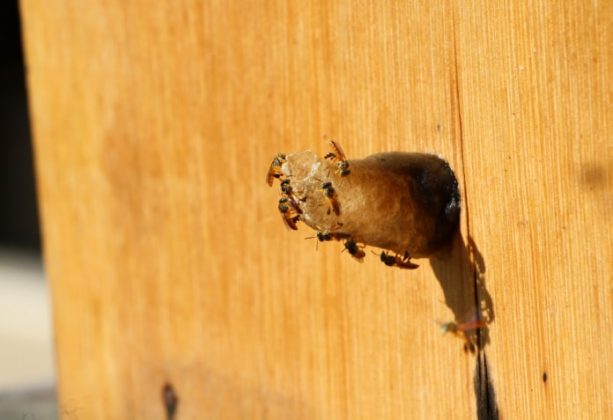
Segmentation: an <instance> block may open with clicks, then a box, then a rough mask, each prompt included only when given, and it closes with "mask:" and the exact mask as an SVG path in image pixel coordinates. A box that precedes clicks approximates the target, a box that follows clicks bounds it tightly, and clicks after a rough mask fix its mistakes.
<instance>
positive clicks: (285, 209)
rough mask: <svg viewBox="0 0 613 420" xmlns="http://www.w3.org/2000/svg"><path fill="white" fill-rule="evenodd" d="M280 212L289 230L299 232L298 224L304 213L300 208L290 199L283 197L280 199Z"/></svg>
mask: <svg viewBox="0 0 613 420" xmlns="http://www.w3.org/2000/svg"><path fill="white" fill-rule="evenodd" d="M279 212H280V213H281V216H282V219H283V222H284V223H285V225H286V226H287V227H288V228H290V229H292V230H298V227H297V226H296V223H297V222H298V221H299V220H300V213H302V210H301V209H300V207H298V206H297V205H295V203H294V202H293V201H292V200H291V199H290V198H288V197H282V198H280V199H279Z"/></svg>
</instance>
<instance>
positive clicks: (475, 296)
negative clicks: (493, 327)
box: [430, 233, 495, 352]
mask: <svg viewBox="0 0 613 420" xmlns="http://www.w3.org/2000/svg"><path fill="white" fill-rule="evenodd" d="M430 265H431V266H432V270H433V271H434V274H435V276H436V278H437V280H438V281H439V283H440V285H441V288H442V289H443V294H444V295H445V304H446V305H447V306H448V307H449V309H451V311H452V312H453V315H454V322H455V324H456V325H458V326H460V325H465V324H467V323H471V322H472V323H474V322H475V321H482V322H483V324H484V326H483V327H482V328H478V329H477V328H474V329H467V330H465V331H463V334H464V336H465V337H466V340H467V349H469V350H471V352H474V351H475V348H478V349H483V347H485V345H487V344H488V343H489V341H490V336H489V328H488V327H487V326H488V325H489V324H490V323H491V322H493V321H494V318H495V315H494V303H493V301H492V297H491V295H490V294H489V292H488V291H487V288H486V286H485V273H486V267H485V261H484V259H483V255H482V254H481V253H480V252H479V248H478V247H477V245H476V244H475V242H474V240H473V239H472V238H471V237H470V236H469V237H468V240H467V241H466V243H465V242H464V238H463V237H462V235H461V234H460V233H457V234H456V236H455V238H454V240H453V245H452V247H450V249H449V250H447V251H445V252H443V253H442V254H441V255H439V256H437V257H434V258H432V259H430Z"/></svg>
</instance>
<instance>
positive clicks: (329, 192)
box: [321, 181, 341, 216]
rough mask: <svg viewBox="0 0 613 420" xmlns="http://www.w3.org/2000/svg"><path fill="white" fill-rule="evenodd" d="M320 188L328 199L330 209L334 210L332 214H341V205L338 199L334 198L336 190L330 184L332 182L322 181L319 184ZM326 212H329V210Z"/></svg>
mask: <svg viewBox="0 0 613 420" xmlns="http://www.w3.org/2000/svg"><path fill="white" fill-rule="evenodd" d="M321 189H322V190H323V191H324V195H325V196H326V197H327V198H328V200H329V201H330V206H332V211H334V214H336V215H337V216H338V215H339V214H341V207H340V204H339V203H338V200H337V199H336V190H335V189H334V187H333V186H332V183H331V182H330V181H327V182H324V183H323V184H321ZM328 214H330V211H329V210H328Z"/></svg>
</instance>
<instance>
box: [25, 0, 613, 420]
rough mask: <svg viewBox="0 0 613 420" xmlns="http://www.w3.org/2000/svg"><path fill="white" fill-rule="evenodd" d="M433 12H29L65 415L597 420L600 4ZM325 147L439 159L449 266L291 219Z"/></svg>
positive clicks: (602, 115) (607, 28)
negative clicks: (286, 154)
mask: <svg viewBox="0 0 613 420" xmlns="http://www.w3.org/2000/svg"><path fill="white" fill-rule="evenodd" d="M429 3H430V2H419V1H409V2H405V3H403V4H395V5H390V6H384V5H383V4H379V3H375V2H372V3H368V2H359V3H358V2H354V3H349V2H322V1H311V2H301V3H300V4H297V3H286V2H282V1H267V2H264V3H263V2H220V1H207V2H197V1H187V0H182V1H158V2H155V3H151V2H147V1H144V0H135V1H132V2H124V1H120V0H105V1H102V0H97V1H96V0H94V1H89V2H86V3H83V2H75V1H70V0H53V1H42V0H21V8H22V17H23V23H24V36H25V44H26V50H27V66H28V81H29V89H30V108H31V114H32V117H33V128H34V135H35V149H36V165H37V175H38V188H39V197H40V200H41V217H42V222H43V227H44V238H45V239H44V243H45V254H46V257H45V259H46V267H47V272H48V275H49V278H50V280H51V286H52V291H53V306H54V325H55V334H56V351H57V361H58V380H59V394H60V410H61V412H62V413H63V416H64V417H65V418H147V419H150V418H165V416H166V414H167V413H166V411H167V410H166V408H165V406H164V403H163V400H162V390H163V387H164V385H165V384H171V385H172V387H173V389H174V391H175V393H176V395H177V397H178V401H179V402H178V408H177V413H176V418H177V419H182V418H271V419H277V418H305V419H307V418H308V419H311V418H322V419H323V418H325V419H341V418H411V419H413V418H424V419H426V418H427V419H430V418H475V417H480V418H488V417H489V418H492V417H496V416H498V414H499V415H500V417H504V418H537V417H538V418H568V417H569V416H570V417H572V418H580V417H584V418H606V417H611V416H612V415H613V413H612V412H611V408H610V401H612V400H613V395H612V391H611V387H610V386H609V379H610V378H611V377H612V375H613V368H612V366H613V360H612V359H611V356H610V354H611V342H612V341H611V333H610V326H611V323H612V321H613V313H612V309H611V307H612V303H613V302H612V299H611V298H612V283H611V274H610V273H611V272H612V269H613V243H612V241H611V239H610V233H611V231H612V227H613V226H612V223H611V221H610V217H608V216H609V215H610V214H611V211H612V210H613V208H612V205H611V202H612V200H611V199H612V195H611V192H612V186H613V179H612V178H613V175H612V174H613V153H612V141H611V135H610V134H609V132H610V127H608V126H609V125H610V121H612V120H613V111H612V110H613V107H612V106H611V105H612V103H613V101H612V99H613V98H612V92H611V88H610V85H611V83H612V82H613V80H612V77H611V76H612V68H611V58H612V54H611V53H612V47H611V45H613V38H612V36H611V28H612V26H613V25H611V23H612V19H613V10H612V6H611V4H610V3H607V2H588V1H583V2H582V1H569V2H566V3H565V4H564V5H562V6H561V5H559V4H558V3H557V2H553V1H536V2H532V3H530V4H524V3H522V2H520V1H508V2H505V3H498V2H496V3H494V2H492V3H478V2H461V3H459V2H458V3H454V2H450V1H444V2H434V4H429ZM608 128H609V130H607V129H608ZM329 137H333V138H335V139H338V140H339V141H340V142H341V143H342V144H343V146H344V148H345V151H346V152H347V153H348V154H349V155H350V156H354V157H361V156H366V155H368V154H371V153H375V152H380V151H388V150H406V151H425V152H433V153H437V154H440V155H441V156H443V157H445V158H446V159H447V160H449V162H450V163H451V165H452V167H453V168H454V169H455V170H456V173H457V175H458V178H459V180H460V183H461V187H462V191H463V194H464V212H463V216H462V217H463V221H462V238H458V240H457V241H456V243H455V247H454V250H453V253H452V255H450V256H448V257H447V258H446V259H441V260H437V261H434V262H432V263H429V262H428V261H427V260H420V261H419V262H420V264H421V265H422V266H421V267H420V269H419V270H416V271H412V272H404V271H400V270H394V269H389V268H387V267H385V266H383V265H382V264H380V263H379V262H378V261H377V259H376V258H375V257H374V256H370V255H369V257H370V258H367V259H366V262H365V263H364V264H357V263H355V262H354V261H352V260H351V258H349V257H348V256H347V255H345V254H340V251H341V246H340V245H339V244H322V245H320V246H319V247H318V250H316V249H315V242H314V240H304V239H303V238H305V237H307V236H311V235H312V234H313V233H312V232H310V231H308V230H307V229H306V228H303V229H301V230H300V231H299V232H289V231H287V230H285V228H284V226H283V223H282V222H281V220H280V218H279V215H278V213H277V211H276V200H277V198H278V192H277V191H276V190H273V189H269V188H268V187H267V186H266V185H265V183H264V176H265V173H266V170H267V166H268V165H269V163H270V161H271V159H272V157H273V156H274V155H275V154H276V153H277V152H278V151H294V150H303V149H309V148H310V149H314V150H315V151H317V152H324V151H325V150H326V144H325V141H324V139H325V138H329ZM324 245H325V246H324ZM475 286H476V290H477V292H476V294H475ZM476 300H477V301H479V302H480V304H481V305H482V306H483V310H484V313H485V315H487V316H489V317H490V318H492V320H493V322H492V323H491V324H490V326H489V331H488V332H487V334H486V333H485V332H484V334H483V335H482V339H483V341H484V342H485V340H486V339H487V340H488V343H487V344H486V345H485V347H484V349H483V351H481V352H479V353H478V355H473V354H471V353H470V352H464V351H463V350H462V346H463V343H462V341H461V340H459V339H456V338H455V337H451V336H441V335H440V333H439V331H438V327H437V324H436V322H437V321H445V320H452V319H454V317H456V316H457V317H463V316H465V315H466V314H467V313H468V314H470V310H471V307H472V306H473V305H474V303H475V301H476ZM545 374H546V375H547V380H546V381H544V380H543V378H544V375H545Z"/></svg>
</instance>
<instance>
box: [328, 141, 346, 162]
mask: <svg viewBox="0 0 613 420" xmlns="http://www.w3.org/2000/svg"><path fill="white" fill-rule="evenodd" d="M330 146H331V147H332V149H333V150H334V151H335V152H336V157H337V159H338V160H346V159H347V158H346V156H345V152H344V151H343V149H342V147H341V146H340V144H338V143H337V142H335V141H334V140H330Z"/></svg>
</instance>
